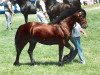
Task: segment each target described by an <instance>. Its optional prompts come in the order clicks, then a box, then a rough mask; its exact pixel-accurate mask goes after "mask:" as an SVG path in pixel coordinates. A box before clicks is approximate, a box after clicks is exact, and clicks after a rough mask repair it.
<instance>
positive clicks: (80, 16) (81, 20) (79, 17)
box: [74, 10, 88, 28]
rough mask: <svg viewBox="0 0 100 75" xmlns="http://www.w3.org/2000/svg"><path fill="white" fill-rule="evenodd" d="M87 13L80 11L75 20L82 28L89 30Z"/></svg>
mask: <svg viewBox="0 0 100 75" xmlns="http://www.w3.org/2000/svg"><path fill="white" fill-rule="evenodd" d="M85 14H86V13H84V12H83V10H78V11H77V12H76V13H75V14H74V16H75V20H76V22H78V23H79V24H80V25H81V27H82V28H87V27H88V25H87V20H86V15H85Z"/></svg>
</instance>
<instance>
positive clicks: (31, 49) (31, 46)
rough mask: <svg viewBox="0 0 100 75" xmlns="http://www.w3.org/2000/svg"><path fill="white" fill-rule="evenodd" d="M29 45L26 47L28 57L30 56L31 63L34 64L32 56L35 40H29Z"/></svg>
mask: <svg viewBox="0 0 100 75" xmlns="http://www.w3.org/2000/svg"><path fill="white" fill-rule="evenodd" d="M29 44H30V46H29V49H28V54H29V57H30V60H31V65H34V64H35V60H34V58H33V57H32V56H33V50H34V48H35V46H36V42H35V43H34V42H32V41H31V42H29Z"/></svg>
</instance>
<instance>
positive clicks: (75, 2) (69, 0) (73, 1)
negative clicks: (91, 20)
mask: <svg viewBox="0 0 100 75" xmlns="http://www.w3.org/2000/svg"><path fill="white" fill-rule="evenodd" d="M63 2H64V3H66V4H70V5H71V6H72V7H77V8H81V2H80V0H63Z"/></svg>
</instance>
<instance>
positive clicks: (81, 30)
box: [80, 28, 87, 37]
mask: <svg viewBox="0 0 100 75" xmlns="http://www.w3.org/2000/svg"><path fill="white" fill-rule="evenodd" d="M80 32H81V33H83V35H84V36H85V37H87V34H86V32H85V31H84V29H83V28H81V29H80Z"/></svg>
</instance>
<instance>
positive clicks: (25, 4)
mask: <svg viewBox="0 0 100 75" xmlns="http://www.w3.org/2000/svg"><path fill="white" fill-rule="evenodd" d="M11 2H12V4H14V3H18V5H19V7H20V9H21V13H22V14H23V15H24V18H25V22H26V23H27V22H28V15H29V14H36V11H37V9H36V7H35V6H34V4H32V2H31V1H30V0H11Z"/></svg>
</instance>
